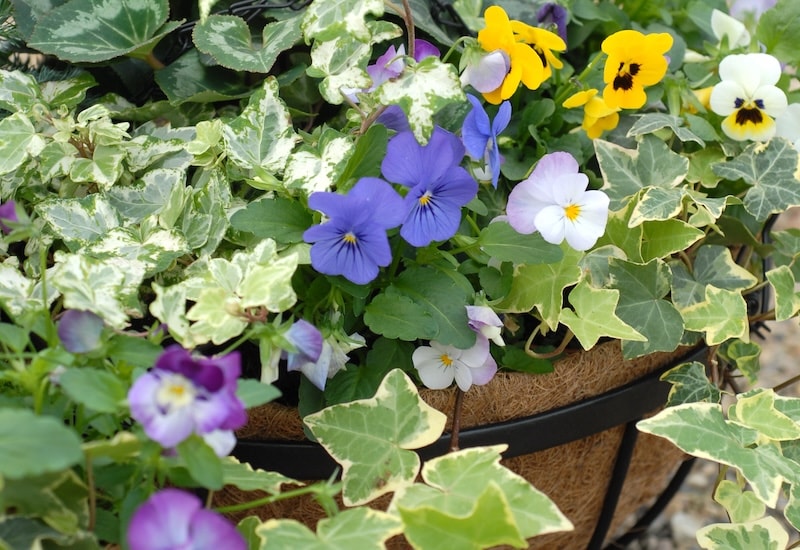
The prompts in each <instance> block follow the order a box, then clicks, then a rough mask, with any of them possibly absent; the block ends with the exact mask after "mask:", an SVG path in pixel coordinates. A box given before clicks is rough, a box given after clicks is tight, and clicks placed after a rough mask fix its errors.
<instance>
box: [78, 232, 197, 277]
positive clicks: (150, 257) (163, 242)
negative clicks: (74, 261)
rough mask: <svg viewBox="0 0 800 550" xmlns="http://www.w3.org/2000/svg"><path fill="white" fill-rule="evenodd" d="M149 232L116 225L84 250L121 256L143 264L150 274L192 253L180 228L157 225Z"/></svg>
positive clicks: (89, 253)
mask: <svg viewBox="0 0 800 550" xmlns="http://www.w3.org/2000/svg"><path fill="white" fill-rule="evenodd" d="M145 231H146V230H144V229H139V230H138V231H137V230H134V229H133V228H122V227H116V228H114V229H112V230H111V231H109V232H108V233H106V234H105V235H104V236H103V237H102V238H101V239H100V240H99V241H95V242H93V243H92V244H90V245H88V246H86V247H84V248H83V250H82V251H81V252H82V254H85V255H86V256H87V257H91V258H97V259H100V260H106V259H114V258H120V259H124V260H127V261H128V262H131V263H135V264H141V266H142V267H143V269H144V270H145V276H146V277H151V276H153V275H155V274H156V273H160V272H162V271H164V270H165V269H167V268H169V267H170V266H171V265H172V263H173V262H174V261H175V260H177V259H178V258H180V257H181V256H183V255H184V254H187V253H188V252H189V244H188V243H187V242H186V239H185V238H184V236H183V235H182V234H181V233H180V232H179V231H177V230H176V229H169V230H167V229H160V228H156V229H155V230H153V231H152V232H149V234H147V233H145V234H143V233H144V232H145Z"/></svg>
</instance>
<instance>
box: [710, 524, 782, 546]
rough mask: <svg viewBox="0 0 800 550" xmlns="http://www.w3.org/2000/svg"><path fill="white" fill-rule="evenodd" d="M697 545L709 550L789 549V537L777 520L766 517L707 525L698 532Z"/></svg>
mask: <svg viewBox="0 0 800 550" xmlns="http://www.w3.org/2000/svg"><path fill="white" fill-rule="evenodd" d="M697 543H698V544H699V545H700V547H701V548H705V549H707V550H727V549H729V548H747V550H777V549H783V548H786V547H787V545H788V544H789V535H788V534H787V533H786V530H785V529H784V528H783V527H782V526H781V524H780V522H779V521H778V520H777V519H775V518H773V517H765V518H761V519H758V520H755V521H748V522H745V523H715V524H712V525H707V526H706V527H703V528H702V529H700V530H699V531H697Z"/></svg>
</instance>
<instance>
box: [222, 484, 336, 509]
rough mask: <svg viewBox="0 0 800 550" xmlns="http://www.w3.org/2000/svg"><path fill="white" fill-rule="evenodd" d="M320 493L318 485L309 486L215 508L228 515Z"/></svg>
mask: <svg viewBox="0 0 800 550" xmlns="http://www.w3.org/2000/svg"><path fill="white" fill-rule="evenodd" d="M319 491H320V490H319V488H318V487H317V486H316V485H307V486H305V487H300V488H298V489H293V490H291V491H285V492H283V493H278V494H276V495H270V496H266V497H263V498H259V499H256V500H251V501H250V502H243V503H241V504H231V505H230V506H220V507H217V508H214V510H215V511H216V512H219V513H221V514H227V513H230V512H241V511H243V510H249V509H251V508H258V507H259V506H264V505H266V504H272V503H273V502H279V501H281V500H286V499H289V498H294V497H299V496H303V495H313V494H315V493H318V492H319ZM337 492H338V491H337Z"/></svg>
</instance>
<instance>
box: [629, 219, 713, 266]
mask: <svg viewBox="0 0 800 550" xmlns="http://www.w3.org/2000/svg"><path fill="white" fill-rule="evenodd" d="M704 235H705V233H703V231H701V230H700V229H697V228H696V227H692V226H691V225H689V224H688V223H686V222H684V221H682V220H674V219H673V220H661V221H646V222H644V223H643V224H642V239H643V240H642V260H644V261H645V262H647V261H650V260H654V259H657V258H665V257H667V256H669V255H671V254H673V253H675V252H679V251H681V250H686V249H687V248H689V246H690V245H691V244H693V243H696V242H697V241H699V240H700V239H702V238H703V236H704Z"/></svg>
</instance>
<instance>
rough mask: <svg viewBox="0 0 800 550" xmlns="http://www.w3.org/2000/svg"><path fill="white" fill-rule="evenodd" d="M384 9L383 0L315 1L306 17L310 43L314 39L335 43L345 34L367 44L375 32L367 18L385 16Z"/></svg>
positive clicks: (304, 18) (306, 31) (308, 42)
mask: <svg viewBox="0 0 800 550" xmlns="http://www.w3.org/2000/svg"><path fill="white" fill-rule="evenodd" d="M383 6H384V4H383V1H382V0H339V1H337V2H322V1H317V2H312V3H311V5H310V6H309V7H308V9H307V10H306V13H305V15H304V16H303V24H302V26H303V34H304V35H305V39H306V44H310V43H311V40H312V39H314V40H331V39H333V38H335V37H337V36H341V35H343V34H351V35H353V36H355V37H356V38H358V39H359V40H361V41H367V40H369V39H370V37H371V33H370V30H369V27H368V25H367V22H366V21H365V19H366V18H367V16H368V15H375V16H381V15H383Z"/></svg>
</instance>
